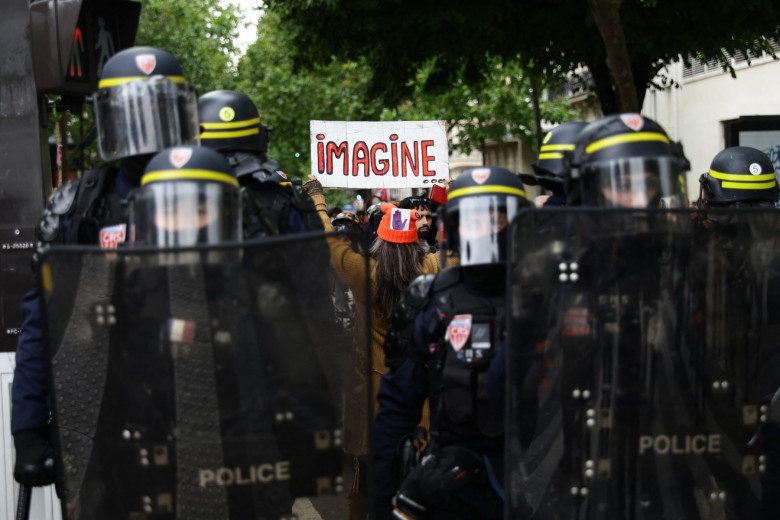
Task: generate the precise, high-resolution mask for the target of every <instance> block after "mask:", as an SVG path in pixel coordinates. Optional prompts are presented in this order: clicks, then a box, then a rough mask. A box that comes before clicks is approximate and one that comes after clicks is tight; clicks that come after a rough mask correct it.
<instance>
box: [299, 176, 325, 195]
mask: <svg viewBox="0 0 780 520" xmlns="http://www.w3.org/2000/svg"><path fill="white" fill-rule="evenodd" d="M303 191H305V192H306V193H307V194H308V195H309V196H312V195H322V194H323V191H322V184H321V183H320V181H318V180H317V179H312V180H310V181H309V182H307V183H306V184H304V185H303Z"/></svg>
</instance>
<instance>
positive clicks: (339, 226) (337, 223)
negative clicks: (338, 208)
mask: <svg viewBox="0 0 780 520" xmlns="http://www.w3.org/2000/svg"><path fill="white" fill-rule="evenodd" d="M330 223H331V224H332V225H333V229H334V230H336V231H346V232H352V233H358V234H360V233H362V232H363V224H362V223H361V222H360V219H359V218H358V216H357V215H355V214H354V213H352V212H351V211H342V212H341V213H339V214H338V215H336V216H335V217H333V218H332V219H330Z"/></svg>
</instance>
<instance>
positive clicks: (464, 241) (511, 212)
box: [455, 195, 519, 265]
mask: <svg viewBox="0 0 780 520" xmlns="http://www.w3.org/2000/svg"><path fill="white" fill-rule="evenodd" d="M518 207H519V202H518V199H517V198H516V197H507V196H503V195H480V196H473V197H464V198H463V199H461V200H460V201H459V203H458V211H457V227H456V228H455V229H457V233H458V236H457V239H456V242H457V246H458V248H457V249H458V254H459V257H460V264H461V265H476V264H490V263H494V262H500V261H503V260H505V259H506V247H507V245H506V243H505V242H506V240H507V231H506V230H507V227H508V225H509V223H510V222H511V221H512V219H513V218H514V216H515V215H516V214H517V211H518Z"/></svg>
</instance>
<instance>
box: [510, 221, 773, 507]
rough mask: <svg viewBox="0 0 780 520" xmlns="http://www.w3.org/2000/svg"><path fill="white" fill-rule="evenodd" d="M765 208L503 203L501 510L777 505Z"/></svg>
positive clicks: (769, 241) (769, 229)
mask: <svg viewBox="0 0 780 520" xmlns="http://www.w3.org/2000/svg"><path fill="white" fill-rule="evenodd" d="M778 225H779V223H778V219H777V213H775V212H774V211H772V212H765V213H761V212H756V213H750V214H748V213H744V214H742V215H741V216H739V217H732V220H729V225H728V226H725V225H713V224H712V223H711V222H709V221H708V220H706V219H702V218H701V216H696V215H695V214H693V213H691V212H687V211H678V212H664V211H651V210H648V211H621V210H601V211H599V210H586V209H564V210H557V211H554V212H552V211H545V210H542V211H533V212H527V213H524V214H521V215H520V216H519V217H518V218H517V219H516V221H515V222H514V223H513V226H512V230H511V237H512V238H511V249H510V251H511V255H510V257H511V262H510V264H511V265H510V267H511V268H510V269H509V278H510V280H509V284H510V285H509V287H510V290H509V298H510V302H509V308H510V312H509V344H510V348H509V350H508V362H507V379H508V391H509V394H508V407H507V414H508V435H507V456H508V470H507V475H506V479H507V482H506V483H507V514H508V518H558V517H566V518H587V519H591V518H641V519H650V518H652V519H657V518H748V517H750V518H776V517H777V515H778V514H779V513H780V509H778V507H777V504H776V499H774V498H773V495H774V492H770V491H769V490H771V489H777V483H778V479H777V475H778V470H779V469H780V464H778V460H777V455H776V453H780V452H778V450H777V446H778V445H777V442H778V440H780V435H777V433H776V432H780V430H778V429H777V424H778V423H777V418H776V417H777V416H776V415H773V413H774V412H773V411H774V408H773V403H774V401H773V395H774V393H775V391H776V390H777V388H778V386H780V375H779V374H780V366H779V365H778V362H777V361H776V359H775V358H777V354H776V352H777V348H776V347H775V345H773V342H772V340H773V337H774V338H776V337H777V332H779V330H778V328H777V322H778V321H779V320H778V318H777V316H775V313H774V312H772V311H773V310H774V309H777V308H778V306H777V305H776V304H775V303H774V299H775V298H776V296H775V294H777V291H776V290H774V291H773V288H775V289H776V288H777V286H778V281H780V278H778V276H779V275H780V272H779V269H780V265H778V263H777V262H778V259H779V258H780V256H778V252H779V251H780V249H778V248H779V247H780V243H779V242H778V240H780V239H778V237H779V236H780V235H779V234H778V229H777V228H778ZM778 410H780V407H778Z"/></svg>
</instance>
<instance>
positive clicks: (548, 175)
mask: <svg viewBox="0 0 780 520" xmlns="http://www.w3.org/2000/svg"><path fill="white" fill-rule="evenodd" d="M586 126H588V123H585V122H584V121H571V122H569V123H563V124H560V125H558V126H556V127H555V128H553V129H552V130H550V131H549V132H547V135H545V136H544V140H543V141H542V147H541V148H540V149H539V156H538V157H537V160H536V162H535V163H534V164H532V165H531V167H532V168H533V169H534V173H535V174H536V181H537V182H538V183H539V184H540V185H541V186H543V187H545V188H547V189H548V190H550V191H552V192H554V193H556V194H561V193H563V185H564V180H565V177H566V175H565V174H566V172H565V169H564V162H563V154H564V153H565V152H570V151H572V150H574V142H575V140H576V139H577V136H578V135H579V134H580V132H581V131H582V129H583V128H585V127H586Z"/></svg>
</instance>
